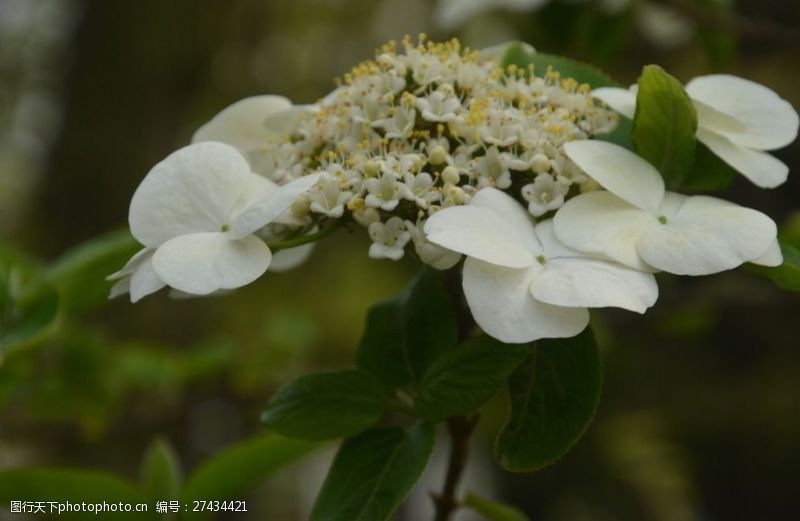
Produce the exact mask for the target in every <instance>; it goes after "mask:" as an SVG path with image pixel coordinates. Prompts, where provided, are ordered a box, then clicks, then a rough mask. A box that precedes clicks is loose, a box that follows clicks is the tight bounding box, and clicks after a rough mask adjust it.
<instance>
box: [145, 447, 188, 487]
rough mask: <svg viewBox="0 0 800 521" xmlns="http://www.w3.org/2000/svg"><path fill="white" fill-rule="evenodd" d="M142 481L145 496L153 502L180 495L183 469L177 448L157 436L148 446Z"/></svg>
mask: <svg viewBox="0 0 800 521" xmlns="http://www.w3.org/2000/svg"><path fill="white" fill-rule="evenodd" d="M141 481H142V489H143V490H144V493H145V496H146V497H147V499H149V500H150V501H151V502H156V501H170V500H175V499H178V498H179V497H180V490H181V485H182V483H183V470H182V469H181V464H180V461H179V459H178V455H177V454H176V453H175V448H174V447H173V446H172V445H171V444H170V443H169V442H168V441H167V440H165V439H163V438H157V439H156V440H154V441H153V443H151V444H150V446H149V447H148V448H147V452H146V453H145V455H144V461H143V462H142V478H141Z"/></svg>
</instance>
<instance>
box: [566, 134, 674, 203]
mask: <svg viewBox="0 0 800 521" xmlns="http://www.w3.org/2000/svg"><path fill="white" fill-rule="evenodd" d="M564 151H565V152H566V153H567V155H568V156H569V158H570V159H572V161H574V162H575V164H577V165H578V166H579V167H580V168H581V169H582V170H583V171H584V172H586V174H587V175H588V176H589V177H591V178H593V179H594V180H595V181H597V182H598V183H600V184H601V185H603V187H604V188H605V189H606V190H608V191H609V192H612V193H614V194H616V195H618V196H619V197H621V198H622V199H624V200H626V201H628V202H629V203H631V204H632V205H634V206H638V207H639V208H641V209H642V210H647V211H648V212H651V213H654V212H655V211H656V210H657V209H658V206H659V205H660V204H661V200H662V199H663V198H664V180H663V179H662V178H661V174H659V173H658V170H656V169H655V168H654V167H653V165H651V164H650V163H648V162H647V161H646V160H645V159H643V158H642V157H640V156H638V155H636V154H634V153H633V152H631V151H630V150H627V149H625V148H623V147H621V146H619V145H615V144H613V143H607V142H605V141H589V140H581V141H570V142H568V143H565V144H564Z"/></svg>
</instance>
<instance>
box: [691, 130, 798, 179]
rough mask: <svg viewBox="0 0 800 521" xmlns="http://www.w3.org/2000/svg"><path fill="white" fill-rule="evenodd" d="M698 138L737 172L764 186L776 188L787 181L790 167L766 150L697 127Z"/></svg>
mask: <svg viewBox="0 0 800 521" xmlns="http://www.w3.org/2000/svg"><path fill="white" fill-rule="evenodd" d="M697 139H699V140H700V142H702V143H703V144H705V145H706V146H707V147H708V148H709V149H710V150H711V151H712V152H713V153H714V154H716V155H717V156H719V158H720V159H722V160H723V161H725V162H726V163H728V164H729V165H730V166H731V167H732V168H734V169H735V170H736V171H737V172H739V173H740V174H742V175H743V176H745V177H746V178H748V179H749V180H750V181H752V182H753V183H754V184H756V185H757V186H760V187H762V188H775V187H776V186H779V185H782V184H783V183H784V182H786V178H787V177H788V176H789V167H788V166H786V165H785V164H783V163H782V162H781V161H780V160H779V159H777V158H775V157H773V156H772V155H770V154H767V153H766V152H761V151H758V150H751V149H749V148H745V147H742V146H739V145H737V144H735V143H733V142H732V141H731V140H730V139H728V138H726V137H725V136H723V135H722V134H718V133H716V132H712V131H710V130H705V129H702V128H700V129H697Z"/></svg>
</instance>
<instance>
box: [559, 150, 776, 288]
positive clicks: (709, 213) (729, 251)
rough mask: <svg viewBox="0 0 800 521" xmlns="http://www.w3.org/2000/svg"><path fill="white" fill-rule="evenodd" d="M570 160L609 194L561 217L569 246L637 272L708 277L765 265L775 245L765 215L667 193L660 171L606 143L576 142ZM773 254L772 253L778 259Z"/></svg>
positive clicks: (572, 204) (584, 200)
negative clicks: (742, 266)
mask: <svg viewBox="0 0 800 521" xmlns="http://www.w3.org/2000/svg"><path fill="white" fill-rule="evenodd" d="M564 149H565V150H566V152H567V155H568V156H569V157H570V159H572V161H574V162H575V163H576V164H577V165H578V166H579V167H581V168H582V169H583V170H584V171H585V172H586V174H587V175H589V176H590V177H592V178H593V179H594V180H595V181H597V182H598V183H599V184H600V185H602V186H603V188H605V189H606V190H607V191H595V192H589V193H585V194H581V195H579V196H577V197H574V198H572V199H570V200H569V201H567V202H566V203H565V204H564V206H562V207H561V209H560V210H559V211H558V212H557V213H556V215H555V218H554V222H555V232H556V235H557V236H558V238H559V239H560V240H561V241H563V242H564V243H565V244H567V245H569V246H571V247H573V248H575V249H577V250H580V251H585V252H588V253H594V254H602V255H606V256H608V257H609V258H612V259H614V260H616V261H618V262H620V263H622V264H625V265H627V266H631V267H634V268H638V269H645V270H646V269H650V270H652V269H653V268H654V269H655V270H662V271H666V272H669V273H674V274H678V275H709V274H711V273H717V272H720V271H724V270H729V269H732V268H735V267H737V266H739V265H740V264H742V263H744V262H748V261H761V262H762V263H769V264H773V265H774V264H780V262H781V261H780V258H779V257H780V255H778V256H777V257H775V256H774V255H773V256H772V260H767V259H761V258H762V257H763V256H764V255H766V254H767V253H769V252H770V249H771V248H773V246H774V244H775V238H776V234H777V228H776V226H775V223H774V222H773V221H772V219H770V218H769V217H767V216H766V215H764V214H763V213H761V212H758V211H756V210H752V209H750V208H744V207H741V206H738V205H735V204H733V203H730V202H728V201H724V200H722V199H717V198H715V197H708V196H693V197H687V196H685V195H680V194H677V193H674V192H666V191H665V190H664V180H663V179H662V178H661V175H659V173H658V171H657V170H656V169H655V168H654V167H653V166H652V165H650V163H648V162H647V161H645V160H644V159H642V158H641V157H639V156H638V155H636V154H634V153H633V152H630V151H628V150H626V149H624V148H622V147H620V146H618V145H614V144H611V143H607V142H603V141H574V142H571V143H567V144H566V145H565V146H564ZM773 253H774V252H773Z"/></svg>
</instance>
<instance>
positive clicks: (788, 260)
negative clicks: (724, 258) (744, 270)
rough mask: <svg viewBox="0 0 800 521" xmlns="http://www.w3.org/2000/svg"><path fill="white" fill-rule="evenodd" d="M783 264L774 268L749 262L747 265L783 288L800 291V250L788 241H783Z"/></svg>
mask: <svg viewBox="0 0 800 521" xmlns="http://www.w3.org/2000/svg"><path fill="white" fill-rule="evenodd" d="M781 252H782V253H783V264H781V265H780V266H776V267H774V268H768V267H766V266H758V265H756V264H748V265H747V267H748V268H749V269H750V270H751V271H754V272H755V273H758V274H759V275H761V276H763V277H767V278H768V279H770V280H771V281H772V282H774V283H775V285H776V286H778V287H779V288H781V289H785V290H787V291H800V250H798V249H797V248H795V247H794V246H790V245H789V244H786V243H781Z"/></svg>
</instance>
